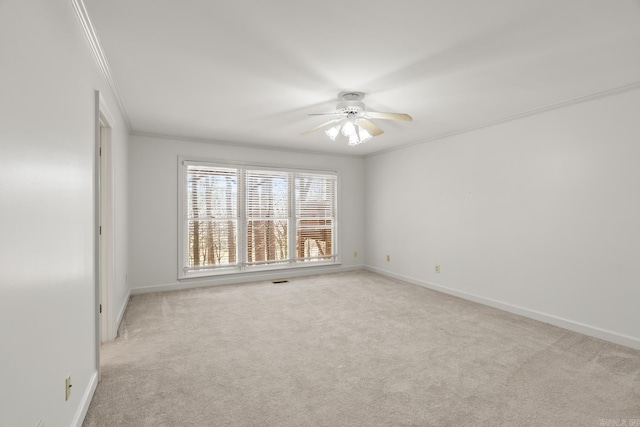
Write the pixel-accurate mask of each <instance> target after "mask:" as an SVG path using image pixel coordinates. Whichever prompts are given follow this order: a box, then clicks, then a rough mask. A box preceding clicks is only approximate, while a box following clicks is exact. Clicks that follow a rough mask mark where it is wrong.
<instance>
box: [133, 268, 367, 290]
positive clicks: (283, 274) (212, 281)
mask: <svg viewBox="0 0 640 427" xmlns="http://www.w3.org/2000/svg"><path fill="white" fill-rule="evenodd" d="M364 268H365V267H364V265H355V266H348V267H345V266H338V267H334V266H332V267H327V266H323V267H305V268H298V269H290V270H273V271H264V272H255V273H246V274H236V275H227V276H224V277H205V278H198V279H187V280H181V281H176V282H173V283H165V284H161V285H150V286H140V287H134V288H132V289H131V292H130V293H131V295H136V294H146V293H151V292H166V291H176V290H181V289H192V288H206V287H209V286H222V285H236V284H239V283H249V282H260V281H267V280H273V279H282V278H293V277H304V276H315V275H317V274H331V273H344V272H347V271H358V270H364Z"/></svg>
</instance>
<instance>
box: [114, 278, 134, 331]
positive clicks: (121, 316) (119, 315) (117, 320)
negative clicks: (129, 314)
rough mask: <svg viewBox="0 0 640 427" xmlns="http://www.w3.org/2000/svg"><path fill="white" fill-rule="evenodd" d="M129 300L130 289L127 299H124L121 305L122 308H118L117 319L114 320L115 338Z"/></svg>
mask: <svg viewBox="0 0 640 427" xmlns="http://www.w3.org/2000/svg"><path fill="white" fill-rule="evenodd" d="M130 298H131V289H129V292H127V297H126V298H125V299H124V303H122V307H120V312H119V313H118V317H117V318H116V336H117V335H118V330H119V329H120V323H121V322H122V318H123V317H124V312H125V311H126V310H127V305H128V304H129V299H130Z"/></svg>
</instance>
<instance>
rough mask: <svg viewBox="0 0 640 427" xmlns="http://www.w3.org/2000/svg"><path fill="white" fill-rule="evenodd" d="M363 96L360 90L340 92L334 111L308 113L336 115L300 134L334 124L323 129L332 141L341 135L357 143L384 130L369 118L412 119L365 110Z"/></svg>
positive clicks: (397, 114) (403, 115)
mask: <svg viewBox="0 0 640 427" xmlns="http://www.w3.org/2000/svg"><path fill="white" fill-rule="evenodd" d="M363 98H364V93H362V92H341V93H340V94H339V95H338V99H342V102H340V103H338V105H337V106H336V111H335V112H333V113H312V114H309V115H310V116H336V117H335V118H333V119H331V120H329V121H327V122H324V123H322V124H321V125H319V126H316V127H314V128H312V129H309V130H307V131H305V132H302V134H301V135H306V134H308V133H311V132H314V131H316V130H318V129H322V128H324V127H326V126H329V125H331V124H333V125H334V126H332V127H331V128H329V129H327V130H325V133H326V134H327V136H328V137H329V138H331V140H332V141H335V140H336V138H337V137H339V136H340V135H343V136H344V137H345V138H347V139H348V141H349V145H358V144H362V143H363V142H367V141H368V140H370V139H371V138H372V137H374V136H378V135H381V134H382V133H383V132H384V131H383V130H382V129H380V128H379V127H378V126H376V125H375V124H374V123H373V122H371V121H370V120H369V119H385V120H406V121H411V120H413V119H412V118H411V116H410V115H408V114H402V113H380V112H376V111H367V110H366V109H365V106H364V103H363V102H361V101H362V99H363Z"/></svg>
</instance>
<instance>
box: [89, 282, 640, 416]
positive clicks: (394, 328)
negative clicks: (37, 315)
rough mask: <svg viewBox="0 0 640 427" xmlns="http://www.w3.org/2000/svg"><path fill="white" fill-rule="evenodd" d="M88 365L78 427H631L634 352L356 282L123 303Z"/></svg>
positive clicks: (410, 291)
mask: <svg viewBox="0 0 640 427" xmlns="http://www.w3.org/2000/svg"><path fill="white" fill-rule="evenodd" d="M102 361H103V368H102V382H101V383H100V384H99V385H98V388H97V390H96V393H95V396H94V398H93V401H92V403H91V406H90V408H89V411H88V414H87V417H86V419H85V422H84V426H85V427H90V426H109V427H112V426H136V427H139V426H154V427H158V426H431V425H433V426H458V425H460V426H464V425H469V426H471V425H474V426H475V425H481V426H489V425H490V426H502V425H509V426H516V425H517V426H520V425H521V426H564V425H580V426H601V425H605V423H609V424H608V425H616V424H611V423H613V422H622V421H623V420H624V421H625V423H626V424H624V425H640V351H636V350H632V349H629V348H626V347H622V346H618V345H615V344H610V343H607V342H605V341H601V340H598V339H594V338H589V337H586V336H583V335H579V334H576V333H573V332H569V331H566V330H563V329H560V328H556V327H553V326H550V325H547V324H544V323H540V322H536V321H533V320H529V319H526V318H523V317H519V316H516V315H512V314H509V313H505V312H502V311H499V310H496V309H492V308H489V307H485V306H482V305H479V304H475V303H471V302H468V301H465V300H461V299H458V298H454V297H451V296H448V295H444V294H441V293H438V292H434V291H430V290H428V289H424V288H421V287H418V286H414V285H411V284H407V283H403V282H400V281H396V280H392V279H388V278H385V277H382V276H379V275H376V274H373V273H370V272H364V271H363V272H353V273H341V274H331V275H324V276H314V277H306V278H297V279H292V280H290V281H289V283H283V284H272V283H271V282H260V283H251V284H244V285H233V286H218V287H212V288H200V289H191V290H185V291H176V292H166V293H155V294H145V295H136V296H133V297H132V298H131V300H130V302H129V306H128V308H127V311H126V314H125V317H124V320H123V322H122V325H121V328H120V334H119V337H118V338H117V339H116V340H114V341H112V342H109V343H107V344H106V345H104V346H103V349H102ZM633 423H637V424H633ZM617 425H622V424H617Z"/></svg>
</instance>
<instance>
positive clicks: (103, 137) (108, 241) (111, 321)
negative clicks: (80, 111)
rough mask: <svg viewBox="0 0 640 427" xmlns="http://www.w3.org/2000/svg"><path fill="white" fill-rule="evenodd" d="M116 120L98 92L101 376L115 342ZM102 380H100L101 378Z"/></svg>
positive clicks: (97, 272) (97, 266)
mask: <svg viewBox="0 0 640 427" xmlns="http://www.w3.org/2000/svg"><path fill="white" fill-rule="evenodd" d="M114 123H115V122H114V120H113V117H112V115H111V113H110V112H109V109H108V108H107V106H106V104H105V102H104V99H103V98H102V96H101V94H100V91H96V148H95V150H96V154H95V166H96V185H95V190H96V216H95V219H96V232H95V234H96V243H95V251H96V255H95V275H96V363H97V368H98V372H100V345H101V344H102V343H103V342H106V341H108V340H111V339H114V338H115V337H116V334H117V331H116V330H115V318H114V316H113V311H114V310H113V293H114V278H115V256H114V255H115V254H114V247H115V245H114V243H115V242H114V241H115V239H114V235H115V233H114V229H115V219H114V210H115V206H114V204H115V203H114V182H113V180H114V173H113V150H112V141H111V138H112V130H113V125H114ZM98 378H99V376H98Z"/></svg>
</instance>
